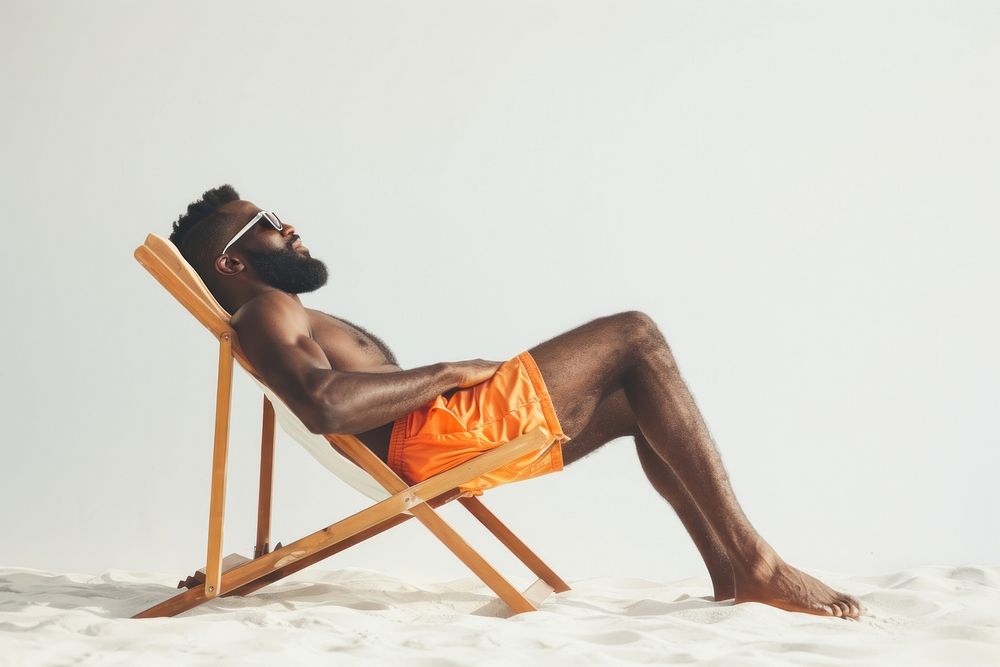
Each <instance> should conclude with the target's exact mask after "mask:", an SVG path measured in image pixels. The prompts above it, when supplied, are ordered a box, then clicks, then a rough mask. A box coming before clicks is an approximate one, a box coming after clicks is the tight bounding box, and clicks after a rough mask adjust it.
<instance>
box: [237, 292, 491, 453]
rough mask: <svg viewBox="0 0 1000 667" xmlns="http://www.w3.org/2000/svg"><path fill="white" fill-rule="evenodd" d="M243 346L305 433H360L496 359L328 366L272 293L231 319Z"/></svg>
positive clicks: (292, 310)
mask: <svg viewBox="0 0 1000 667" xmlns="http://www.w3.org/2000/svg"><path fill="white" fill-rule="evenodd" d="M233 327H234V328H235V329H236V333H237V334H238V335H239V340H240V345H241V347H242V348H243V352H244V353H245V354H246V356H247V358H248V359H249V360H250V363H251V364H252V365H253V367H254V368H255V369H256V370H257V372H258V373H260V375H261V378H262V379H263V380H264V382H266V383H267V385H268V386H269V387H271V388H272V389H273V390H274V391H275V393H277V394H278V396H280V397H281V399H282V400H283V401H284V402H285V403H286V404H287V405H288V407H289V408H290V409H291V410H292V412H294V413H295V414H296V415H297V416H298V417H299V419H301V420H302V423H303V424H304V425H305V426H306V428H308V429H309V430H310V431H312V432H313V433H362V432H364V431H368V430H370V429H373V428H375V427H377V426H381V425H382V424H386V423H388V422H390V421H393V420H394V419H396V418H397V417H400V416H401V415H404V414H406V413H408V412H411V411H412V410H415V409H417V408H419V407H420V406H422V405H425V404H426V403H428V402H429V401H431V400H432V399H433V398H434V397H435V396H437V395H438V394H441V393H443V392H445V391H447V390H448V389H451V388H452V387H456V386H471V384H475V383H476V382H481V381H483V380H485V379H487V378H488V377H490V376H491V375H492V374H493V372H495V370H496V367H497V366H498V365H499V364H498V363H495V362H485V361H483V360H475V361H472V362H462V363H459V364H453V363H448V362H440V363H436V364H431V365H429V366H421V367H419V368H414V369H411V370H406V371H399V372H394V373H357V372H347V371H339V370H337V369H334V368H332V367H331V366H330V363H329V361H328V360H327V358H326V354H325V353H324V352H323V350H322V348H320V346H319V344H317V343H316V341H315V340H313V338H312V335H311V331H310V328H309V319H308V315H307V314H306V312H305V309H303V308H302V306H301V305H300V304H299V303H298V302H296V301H295V300H294V299H292V298H290V297H289V296H287V295H285V294H283V293H280V292H273V293H268V294H265V295H262V296H260V297H257V298H256V299H254V300H253V301H251V302H250V303H248V304H246V305H245V306H243V308H241V309H240V313H239V317H237V318H234V319H233Z"/></svg>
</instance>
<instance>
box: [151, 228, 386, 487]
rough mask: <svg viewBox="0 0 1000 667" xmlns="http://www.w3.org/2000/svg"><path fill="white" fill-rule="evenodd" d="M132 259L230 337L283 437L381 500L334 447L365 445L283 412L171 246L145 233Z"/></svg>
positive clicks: (371, 482) (369, 480)
mask: <svg viewBox="0 0 1000 667" xmlns="http://www.w3.org/2000/svg"><path fill="white" fill-rule="evenodd" d="M135 258H136V259H137V260H138V261H139V263H140V264H142V265H143V266H144V267H145V268H146V270H148V271H149V272H150V273H151V274H153V277H154V278H156V280H157V281H158V282H159V283H160V284H161V285H163V286H164V287H165V288H166V289H167V291H168V292H170V293H171V294H172V295H173V296H174V298H176V299H177V300H178V301H180V303H181V305H183V306H184V307H185V308H187V310H188V311H189V312H190V313H191V314H192V315H194V316H195V318H196V319H197V320H198V321H199V322H201V323H202V324H203V325H205V327H206V328H207V329H208V330H209V331H211V332H212V334H213V335H214V336H215V337H216V338H219V337H220V336H222V334H224V333H226V332H229V333H230V335H231V340H232V344H233V357H235V359H236V361H237V362H238V363H239V365H240V366H242V367H243V370H245V371H246V372H247V374H249V375H250V377H251V378H252V379H253V381H254V382H256V383H257V385H258V386H259V387H260V388H261V391H263V392H264V395H265V396H267V398H268V399H269V400H270V401H271V403H272V404H273V405H274V413H275V418H276V420H277V422H278V424H280V425H281V428H282V430H284V431H285V433H287V434H288V435H289V436H291V437H292V438H293V439H294V440H295V441H296V442H298V443H299V444H300V445H302V446H303V447H305V449H306V451H308V452H309V453H310V454H311V455H312V456H313V457H314V458H315V459H316V460H317V461H319V462H320V463H321V464H322V465H323V466H324V467H326V468H327V469H328V470H329V471H330V472H332V473H333V474H335V475H336V476H337V477H339V478H340V479H342V480H344V481H345V482H346V483H348V484H350V485H351V486H353V487H354V488H355V489H357V490H358V491H360V492H361V493H363V494H365V495H366V496H368V497H369V498H373V499H375V500H382V499H384V498H387V497H388V496H389V493H388V492H387V491H386V490H385V489H384V488H382V486H381V485H380V484H379V483H378V482H376V481H375V479H374V478H373V477H372V476H371V475H369V474H368V473H367V472H365V471H364V470H362V469H361V468H360V467H359V466H357V465H355V464H354V463H353V462H352V461H350V460H349V459H347V458H346V457H345V456H343V455H342V454H341V453H340V452H338V451H337V450H336V449H335V448H334V447H333V445H336V444H337V443H338V442H339V441H341V442H342V441H348V439H349V441H353V442H354V443H357V444H358V445H360V446H362V447H363V446H364V444H363V443H361V441H360V440H358V439H357V438H355V437H354V436H353V435H348V434H327V435H325V436H323V435H318V434H316V433H313V432H311V431H310V430H309V429H308V428H306V427H305V425H304V424H303V423H302V420H300V419H299V418H298V417H297V416H295V413H293V412H292V411H291V410H289V409H288V406H287V405H285V403H284V401H282V400H281V399H280V398H279V397H278V396H277V394H275V393H274V391H272V390H271V388H270V387H268V386H267V385H266V384H265V383H264V381H263V379H262V378H261V377H260V375H259V374H258V373H257V371H256V370H254V368H253V366H252V365H251V364H250V362H249V360H247V358H246V356H245V355H244V354H243V350H242V348H241V347H240V345H239V338H238V337H237V336H236V332H235V331H234V330H233V328H232V327H231V326H230V323H229V320H230V314H229V313H228V312H226V310H225V309H224V308H223V307H222V306H221V305H220V304H219V302H218V301H216V299H215V297H214V296H212V293H211V292H210V291H209V290H208V287H207V286H206V285H205V283H204V282H203V281H202V279H201V277H200V276H199V275H198V273H197V272H196V271H195V270H194V268H193V267H192V266H191V265H190V264H188V262H187V260H185V259H184V257H183V256H182V255H181V254H180V252H179V251H178V250H177V247H176V246H174V244H173V243H171V242H170V241H168V240H167V239H164V238H163V237H161V236H157V235H156V234H150V235H149V236H147V237H146V242H145V243H143V244H142V245H141V246H139V247H138V248H136V249H135Z"/></svg>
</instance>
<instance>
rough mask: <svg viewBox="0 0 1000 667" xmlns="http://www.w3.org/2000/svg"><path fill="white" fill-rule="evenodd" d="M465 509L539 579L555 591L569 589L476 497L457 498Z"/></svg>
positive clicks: (560, 591)
mask: <svg viewBox="0 0 1000 667" xmlns="http://www.w3.org/2000/svg"><path fill="white" fill-rule="evenodd" d="M458 502H460V503H462V506H463V507H465V509H467V510H469V512H470V513H472V516H474V517H476V519H478V520H479V522H480V523H481V524H483V525H484V526H486V529H487V530H489V531H490V532H491V533H493V534H494V535H495V536H496V538H497V539H498V540H500V542H502V543H503V544H504V546H506V547H507V548H508V549H510V550H511V552H513V554H514V555H515V556H517V557H518V558H519V559H520V560H521V562H522V563H524V564H525V565H526V566H527V567H528V569H529V570H531V571H532V572H534V573H535V576H537V577H538V578H539V579H541V580H542V581H544V582H545V583H546V584H548V585H549V586H551V587H552V590H554V591H555V592H556V593H562V592H564V591H568V590H570V587H569V585H568V584H567V583H566V582H565V581H563V580H562V579H561V578H560V577H559V575H557V574H556V573H555V572H553V571H552V568H550V567H549V566H548V565H546V564H545V562H544V561H542V559H541V558H539V557H538V556H537V555H536V554H535V552H534V551H532V550H531V549H529V548H528V545H526V544H525V543H524V542H522V541H521V540H520V538H518V536H517V535H515V534H514V533H513V532H512V531H511V530H510V528H508V527H507V526H505V525H504V524H503V522H502V521H500V519H498V518H497V517H496V515H495V514H493V512H491V511H489V510H488V509H487V508H486V506H485V505H483V503H482V502H480V500H479V499H478V498H475V497H472V498H459V499H458Z"/></svg>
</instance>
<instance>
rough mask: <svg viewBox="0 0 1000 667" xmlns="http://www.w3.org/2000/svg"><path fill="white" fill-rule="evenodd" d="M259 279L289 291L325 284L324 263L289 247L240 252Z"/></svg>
mask: <svg viewBox="0 0 1000 667" xmlns="http://www.w3.org/2000/svg"><path fill="white" fill-rule="evenodd" d="M244 254H245V255H246V258H247V264H249V265H250V267H251V268H253V270H254V271H256V272H257V275H258V276H259V277H260V279H261V280H262V281H264V282H265V283H266V284H268V285H270V286H271V287H274V288H277V289H280V290H281V291H283V292H288V293H290V294H301V293H303V292H312V291H313V290H317V289H319V288H320V287H322V286H323V285H325V284H326V280H327V277H328V276H327V271H326V264H324V263H323V262H321V261H320V260H318V259H313V258H312V257H309V256H307V255H303V254H302V253H300V252H298V251H295V250H292V249H291V248H289V247H285V248H282V249H281V250H277V251H274V252H266V253H263V252H252V251H246V252H245V253H244Z"/></svg>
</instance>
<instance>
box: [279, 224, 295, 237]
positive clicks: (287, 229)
mask: <svg viewBox="0 0 1000 667" xmlns="http://www.w3.org/2000/svg"><path fill="white" fill-rule="evenodd" d="M294 233H295V227H292V226H291V225H282V226H281V235H282V236H291V235H292V234H294Z"/></svg>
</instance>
